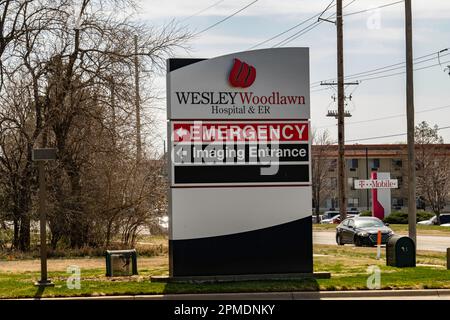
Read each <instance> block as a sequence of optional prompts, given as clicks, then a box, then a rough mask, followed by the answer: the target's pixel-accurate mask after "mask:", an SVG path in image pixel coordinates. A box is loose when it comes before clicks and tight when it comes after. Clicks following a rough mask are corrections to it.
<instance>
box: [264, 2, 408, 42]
mask: <svg viewBox="0 0 450 320" xmlns="http://www.w3.org/2000/svg"><path fill="white" fill-rule="evenodd" d="M355 1H356V0H353V1H351V2H350V3H348V4H347V5H345V6H344V8H347V7H348V6H350V5H351V4H352V3H353V2H355ZM401 2H404V1H403V0H401V1H396V2H391V3H387V4H384V5H381V6H378V7H373V8H370V9H367V10H361V11H357V12H351V13H346V14H343V16H344V17H346V16H350V15H355V14H360V13H364V12H368V11H372V10H375V9H381V8H386V7H390V6H393V5H396V4H399V3H401ZM333 17H335V14H332V15H330V16H328V17H327V18H326V19H324V20H330V19H331V18H333ZM322 22H323V20H320V21H318V22H315V24H311V25H310V26H308V27H310V29H308V30H306V31H304V30H305V29H306V28H308V27H306V28H305V29H302V30H300V31H298V32H296V33H294V34H293V35H291V36H289V37H287V38H286V39H284V40H283V41H280V42H279V43H277V44H276V45H275V46H273V47H277V46H282V45H286V44H288V43H290V42H292V41H294V40H295V39H297V38H299V37H301V36H302V35H304V34H305V33H307V32H309V31H311V30H312V29H314V28H316V27H317V26H319V25H320V24H321V23H322Z"/></svg>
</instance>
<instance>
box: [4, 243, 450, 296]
mask: <svg viewBox="0 0 450 320" xmlns="http://www.w3.org/2000/svg"><path fill="white" fill-rule="evenodd" d="M383 251H384V250H383ZM314 253H315V257H314V269H315V271H328V272H331V274H332V277H331V279H318V280H313V279H309V280H296V281H286V280H283V281H243V282H234V283H216V284H164V283H151V282H150V280H149V278H150V276H151V275H164V274H167V273H168V266H167V259H161V257H154V258H141V261H142V263H141V264H139V260H138V267H139V276H133V277H130V278H127V277H121V278H106V277H105V276H104V272H105V269H104V262H103V260H102V259H98V258H97V260H94V259H92V260H93V262H95V263H93V262H91V263H86V264H83V263H82V259H80V264H81V265H80V266H81V268H82V270H81V289H79V290H76V289H72V290H70V289H68V288H67V286H66V280H67V278H68V277H69V276H70V275H69V274H68V273H66V272H65V271H63V270H65V268H66V267H65V266H64V260H61V261H59V263H60V264H61V267H60V268H59V270H56V271H51V272H50V273H49V276H50V278H51V279H52V280H53V281H54V283H55V287H54V288H46V289H45V290H44V291H39V290H38V289H37V288H36V287H34V286H33V281H35V280H37V279H38V278H39V272H35V271H14V261H11V262H8V263H11V268H12V269H11V270H9V271H8V270H6V269H5V268H3V269H0V270H3V271H0V298H16V297H35V296H43V297H54V296H90V295H120V294H164V293H211V292H267V291H307V290H309V291H311V290H314V291H316V290H354V289H367V288H366V282H367V278H368V276H369V274H368V273H367V268H368V267H369V266H373V265H376V266H378V267H379V268H380V269H381V288H382V289H419V288H450V271H449V270H446V268H445V263H446V257H445V254H444V253H438V252H429V251H424V252H418V255H417V263H418V267H416V268H404V269H400V268H393V267H387V266H385V264H386V262H385V260H384V252H383V255H382V259H381V260H376V258H375V255H376V249H375V248H364V247H363V248H360V247H358V248H357V247H353V246H344V247H338V246H328V245H316V246H315V247H314ZM152 259H159V260H158V261H159V263H152V262H151V261H152ZM84 260H86V259H84ZM73 261H74V260H71V261H70V263H68V264H67V266H68V265H69V264H73ZM144 261H145V262H146V263H144ZM161 261H162V262H161ZM68 262H69V261H68ZM51 263H52V261H50V262H49V267H50V265H51ZM17 265H19V264H18V263H17ZM84 265H86V268H84V267H83V266H84ZM63 266H64V267H63ZM97 266H98V267H97ZM50 270H52V269H51V268H50Z"/></svg>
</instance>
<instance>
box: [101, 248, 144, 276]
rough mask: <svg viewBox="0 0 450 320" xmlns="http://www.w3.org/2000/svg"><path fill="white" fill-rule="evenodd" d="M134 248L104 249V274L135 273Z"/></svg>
mask: <svg viewBox="0 0 450 320" xmlns="http://www.w3.org/2000/svg"><path fill="white" fill-rule="evenodd" d="M137 274H138V271H137V254H136V250H135V249H132V250H106V276H107V277H117V276H131V275H137Z"/></svg>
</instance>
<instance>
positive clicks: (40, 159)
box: [32, 148, 56, 287]
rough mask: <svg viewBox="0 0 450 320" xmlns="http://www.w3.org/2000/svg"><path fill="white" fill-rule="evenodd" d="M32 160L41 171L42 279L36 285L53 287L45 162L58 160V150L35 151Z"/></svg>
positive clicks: (42, 149)
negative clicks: (49, 267) (48, 258)
mask: <svg viewBox="0 0 450 320" xmlns="http://www.w3.org/2000/svg"><path fill="white" fill-rule="evenodd" d="M32 160H33V161H36V162H37V163H38V170H39V217H40V240H41V244H40V253H41V279H40V280H39V281H38V282H36V283H35V286H39V287H52V286H54V283H53V282H51V281H50V280H49V279H48V276H47V212H46V199H47V188H46V182H45V167H44V161H47V160H56V149H53V148H41V149H34V150H33V153H32Z"/></svg>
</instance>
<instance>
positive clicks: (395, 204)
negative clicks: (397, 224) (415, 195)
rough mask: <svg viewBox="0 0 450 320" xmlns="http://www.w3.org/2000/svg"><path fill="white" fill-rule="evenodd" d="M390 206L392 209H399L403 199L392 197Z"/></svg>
mask: <svg viewBox="0 0 450 320" xmlns="http://www.w3.org/2000/svg"><path fill="white" fill-rule="evenodd" d="M392 206H393V207H394V209H397V210H399V209H401V207H403V199H402V198H392Z"/></svg>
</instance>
